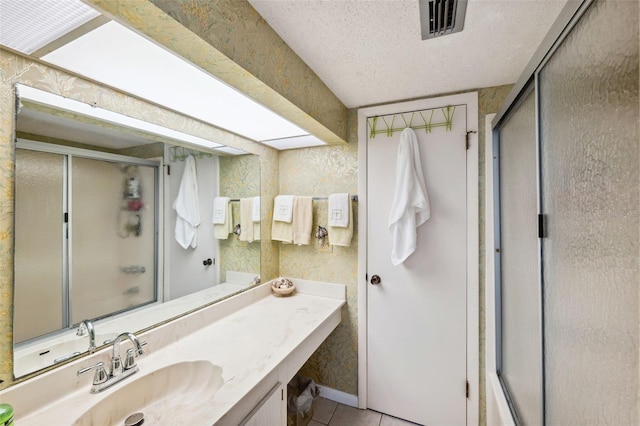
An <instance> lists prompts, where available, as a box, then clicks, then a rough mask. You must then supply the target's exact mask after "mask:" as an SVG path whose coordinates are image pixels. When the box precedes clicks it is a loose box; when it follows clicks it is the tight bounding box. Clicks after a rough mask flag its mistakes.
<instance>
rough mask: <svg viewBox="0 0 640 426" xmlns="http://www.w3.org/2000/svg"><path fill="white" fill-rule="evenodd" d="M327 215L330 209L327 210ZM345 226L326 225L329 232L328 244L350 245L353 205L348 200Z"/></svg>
mask: <svg viewBox="0 0 640 426" xmlns="http://www.w3.org/2000/svg"><path fill="white" fill-rule="evenodd" d="M329 216H331V211H330V210H329ZM347 220H348V225H347V227H346V228H345V227H342V226H327V230H328V232H329V244H331V245H332V246H342V247H349V246H350V245H351V238H352V237H353V207H352V205H351V202H349V207H348V208H347Z"/></svg>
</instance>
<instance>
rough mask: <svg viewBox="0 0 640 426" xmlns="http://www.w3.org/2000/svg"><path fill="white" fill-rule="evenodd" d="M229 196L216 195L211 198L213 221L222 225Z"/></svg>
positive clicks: (224, 220) (225, 217) (225, 216)
mask: <svg viewBox="0 0 640 426" xmlns="http://www.w3.org/2000/svg"><path fill="white" fill-rule="evenodd" d="M229 200H230V198H229V197H216V198H214V199H213V223H214V224H215V225H222V224H223V223H225V222H226V221H227V206H228V205H229Z"/></svg>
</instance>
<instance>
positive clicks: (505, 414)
mask: <svg viewBox="0 0 640 426" xmlns="http://www.w3.org/2000/svg"><path fill="white" fill-rule="evenodd" d="M495 115H496V114H488V115H487V116H486V118H485V120H486V123H485V125H486V128H485V129H486V132H485V151H484V152H485V217H484V229H485V233H484V235H485V275H484V276H485V281H484V285H485V302H484V306H485V337H486V338H485V342H486V344H485V354H486V355H485V377H486V383H485V392H486V401H487V424H489V425H497V424H500V425H514V424H515V423H514V421H513V417H512V416H511V411H510V410H509V404H508V403H507V398H506V397H505V395H504V392H503V390H502V386H501V385H500V381H499V379H498V375H497V373H496V371H497V363H496V291H495V239H494V238H493V235H494V221H493V214H494V209H493V207H494V193H493V184H494V172H493V131H492V128H491V121H492V120H493V118H494V117H495ZM494 407H496V408H497V411H494Z"/></svg>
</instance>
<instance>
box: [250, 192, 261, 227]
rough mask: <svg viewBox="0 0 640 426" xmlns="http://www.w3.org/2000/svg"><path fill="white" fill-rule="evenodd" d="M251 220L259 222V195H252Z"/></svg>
mask: <svg viewBox="0 0 640 426" xmlns="http://www.w3.org/2000/svg"><path fill="white" fill-rule="evenodd" d="M251 220H252V221H254V222H260V197H253V210H252V214H251Z"/></svg>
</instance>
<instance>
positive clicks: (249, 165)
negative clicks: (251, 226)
mask: <svg viewBox="0 0 640 426" xmlns="http://www.w3.org/2000/svg"><path fill="white" fill-rule="evenodd" d="M220 195H221V196H225V197H231V198H237V199H239V198H248V197H255V196H257V195H260V160H259V158H258V157H255V156H253V155H242V156H238V157H220ZM267 204H269V203H267ZM231 207H232V209H233V224H234V226H235V224H238V223H240V203H231ZM260 207H262V203H261V204H260ZM267 207H268V206H267ZM265 223H266V222H265ZM265 227H266V226H265ZM261 228H262V227H261ZM218 242H219V244H220V282H226V276H227V271H237V272H249V273H255V274H257V275H260V242H259V241H254V242H252V243H247V242H246V241H240V240H239V239H238V238H237V237H236V236H235V235H230V236H229V238H228V239H226V240H218ZM247 284H248V283H247Z"/></svg>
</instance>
